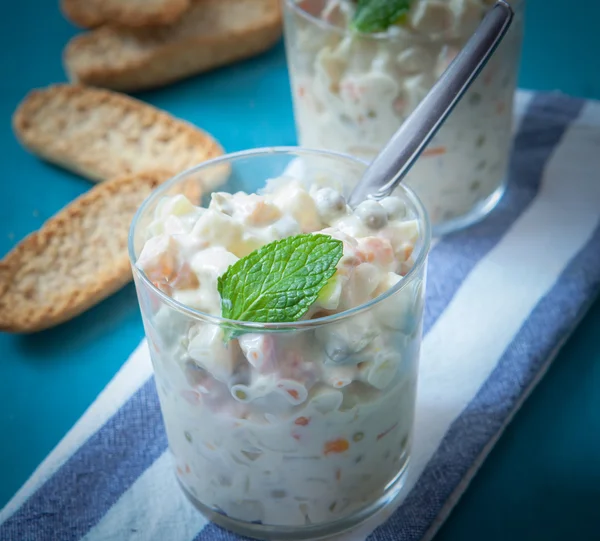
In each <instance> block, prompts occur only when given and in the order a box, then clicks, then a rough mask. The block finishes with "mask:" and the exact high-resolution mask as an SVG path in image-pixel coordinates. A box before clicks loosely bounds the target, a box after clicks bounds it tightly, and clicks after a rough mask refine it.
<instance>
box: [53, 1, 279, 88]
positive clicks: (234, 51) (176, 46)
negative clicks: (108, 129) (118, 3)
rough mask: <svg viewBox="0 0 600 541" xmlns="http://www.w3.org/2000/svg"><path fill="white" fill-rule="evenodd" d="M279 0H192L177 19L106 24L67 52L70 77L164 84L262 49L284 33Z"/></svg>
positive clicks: (117, 84) (108, 84)
mask: <svg viewBox="0 0 600 541" xmlns="http://www.w3.org/2000/svg"><path fill="white" fill-rule="evenodd" d="M279 1H280V0H192V5H191V7H190V9H189V10H188V11H187V12H186V13H185V14H184V16H183V17H182V18H181V20H180V21H178V22H177V23H175V24H173V25H170V26H165V27H157V28H141V29H130V28H122V27H121V28H117V27H111V26H105V27H102V28H99V29H97V30H94V31H92V32H89V33H87V34H81V35H79V36H76V37H75V38H73V39H72V40H71V41H70V42H69V43H68V45H67V47H66V49H65V52H64V64H65V68H66V71H67V74H68V76H69V78H70V80H71V81H73V82H81V83H85V84H88V85H92V86H99V87H105V88H112V89H114V90H121V91H127V92H129V91H136V90H142V89H147V88H153V87H159V86H162V85H166V84H168V83H171V82H173V81H177V80H179V79H183V78H185V77H189V76H191V75H194V74H196V73H200V72H204V71H208V70H210V69H213V68H216V67H218V66H223V65H225V64H229V63H231V62H234V61H236V60H240V59H242V58H247V57H250V56H253V55H255V54H257V53H260V52H262V51H264V50H266V49H268V48H269V47H271V46H272V45H274V44H275V43H276V42H277V40H278V39H279V37H280V36H281V8H280V6H279Z"/></svg>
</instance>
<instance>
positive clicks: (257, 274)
mask: <svg viewBox="0 0 600 541" xmlns="http://www.w3.org/2000/svg"><path fill="white" fill-rule="evenodd" d="M342 255H343V243H342V241H341V240H337V239H334V238H332V237H330V236H328V235H322V234H314V235H313V234H302V235H296V236H293V237H287V238H285V239H282V240H278V241H275V242H271V243H269V244H266V245H265V246H262V247H261V248H259V249H258V250H255V251H254V252H252V253H251V254H248V255H247V256H246V257H243V258H242V259H240V260H239V261H236V262H235V263H234V264H233V265H231V266H230V267H229V268H228V269H227V270H226V271H225V273H224V274H223V275H221V276H220V277H219V278H218V281H217V289H218V291H219V294H220V295H221V312H222V315H223V317H224V318H227V319H235V320H238V321H252V322H259V323H289V322H294V321H297V320H299V319H300V318H301V317H302V316H303V315H304V314H305V313H306V312H307V311H308V309H309V308H310V306H311V305H312V304H313V303H314V302H315V301H316V300H317V297H318V295H319V292H320V291H321V289H323V287H325V285H326V284H327V282H328V280H329V279H330V278H331V277H332V276H333V275H334V274H335V271H336V265H337V264H338V262H339V260H340V259H341V257H342ZM240 334H241V332H240V331H239V330H234V329H230V330H226V331H225V340H226V341H227V340H229V339H231V338H235V337H236V336H239V335H240Z"/></svg>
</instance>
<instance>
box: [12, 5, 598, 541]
mask: <svg viewBox="0 0 600 541" xmlns="http://www.w3.org/2000/svg"><path fill="white" fill-rule="evenodd" d="M57 4H58V2H57V1H50V0H37V1H36V0H28V1H21V2H10V4H9V3H6V5H5V6H3V8H4V9H3V17H2V18H1V19H0V51H2V52H1V53H0V59H1V63H0V68H1V72H0V73H1V74H2V75H1V78H0V119H1V123H0V149H1V150H0V156H1V157H2V172H1V173H0V174H1V184H0V186H1V187H0V253H1V254H4V253H6V252H7V251H8V250H9V249H10V248H11V247H12V246H13V245H14V244H15V243H16V242H17V241H18V240H20V239H21V238H23V237H24V236H25V235H26V234H27V233H29V232H30V231H32V230H34V229H36V228H38V227H39V226H40V225H41V224H42V222H44V220H46V219H47V218H48V217H49V216H51V215H52V214H53V213H54V212H56V211H57V210H58V209H59V208H61V207H62V206H64V205H65V204H66V203H67V202H68V201H70V200H71V199H73V198H74V197H76V196H78V195H79V194H81V193H83V192H84V191H85V190H87V189H89V187H90V184H89V182H87V181H86V180H84V179H81V178H78V177H76V176H74V175H71V174H69V173H66V172H65V171H63V170H60V169H58V168H55V167H52V166H50V165H47V164H45V163H42V162H40V161H38V160H37V159H35V158H34V157H33V156H31V155H29V154H28V153H26V152H25V151H24V150H23V149H22V148H21V147H20V146H19V145H18V144H17V142H16V140H15V138H14V136H13V135H12V131H11V127H10V117H11V114H12V112H13V110H14V108H15V107H16V105H17V103H18V102H19V100H20V99H21V98H22V97H23V96H24V94H25V93H26V92H27V91H28V90H29V89H31V88H33V87H37V86H45V85H47V84H49V83H52V82H60V81H64V80H65V76H64V72H63V70H62V67H61V50H62V47H63V45H64V44H65V43H66V41H67V40H68V39H69V38H70V37H71V36H72V35H73V34H74V33H75V32H76V31H77V30H76V29H75V28H73V27H72V26H71V25H70V24H69V23H68V22H67V21H65V20H64V19H63V18H62V17H61V15H60V13H59V11H58V9H57ZM598 20H600V3H598V2H596V0H578V1H574V2H570V3H566V2H564V0H530V1H529V2H528V4H527V26H526V37H525V44H524V53H523V62H522V67H521V74H520V86H521V87H524V88H532V89H540V90H555V89H558V90H561V91H563V92H566V93H569V94H573V95H578V96H584V97H588V98H598V99H600V69H599V68H600V61H599V60H598V58H599V57H598V51H600V33H598V31H597V28H598V22H597V21H598ZM141 97H142V98H143V99H145V100H147V101H149V102H151V103H153V104H155V105H157V106H159V107H163V108H165V109H167V110H168V111H170V112H172V113H173V114H175V115H177V116H180V117H182V118H185V119H187V120H189V121H192V122H194V123H196V124H198V125H200V126H202V127H204V128H206V129H207V130H208V131H210V132H211V133H213V134H214V135H215V136H216V137H217V138H218V139H219V140H220V141H221V142H222V143H223V145H224V146H225V148H226V149H227V150H228V151H234V150H240V149H245V148H249V147H258V146H264V145H276V144H294V143H295V141H296V138H295V133H294V128H293V120H292V108H291V101H290V95H289V88H288V82H287V69H286V63H285V57H284V53H283V48H282V46H281V45H279V46H277V47H276V48H275V49H274V50H272V51H270V52H269V53H267V54H265V55H262V56H261V57H259V58H256V59H254V60H250V61H247V62H244V63H240V64H238V65H236V66H233V67H230V68H226V69H222V70H218V71H215V72H213V73H211V74H207V75H203V76H199V77H196V78H194V79H191V80H188V81H185V82H182V83H180V84H176V85H173V86H170V87H168V88H165V89H162V90H157V91H153V92H147V93H144V94H143V95H141ZM599 330H600V301H596V303H595V304H594V305H593V307H592V309H591V311H590V312H589V313H588V314H587V316H586V317H585V318H584V319H583V321H582V322H581V324H580V325H579V327H578V328H577V330H576V332H575V333H574V334H573V336H572V337H571V338H570V340H569V341H568V342H567V344H566V346H565V347H564V349H563V350H562V352H561V353H560V354H559V356H558V357H557V359H556V361H555V362H554V365H553V366H552V368H551V369H550V371H549V373H548V374H547V376H546V377H545V379H544V380H543V381H542V383H541V384H540V385H539V387H538V388H537V389H536V390H535V392H534V393H533V395H532V396H531V398H530V399H529V400H528V401H527V402H526V404H525V406H524V407H523V408H522V410H521V412H520V413H519V414H518V415H517V416H516V418H515V420H514V421H513V423H512V424H511V425H510V426H509V428H508V429H507V431H506V432H505V434H504V435H503V437H502V438H501V439H500V441H499V443H498V445H497V446H496V448H495V449H494V450H493V452H492V453H491V455H490V457H489V459H488V460H487V461H486V463H485V464H484V466H483V468H482V469H481V471H480V473H479V474H478V475H477V477H476V478H475V480H474V481H473V483H472V485H471V487H470V488H469V490H468V491H467V493H466V494H465V496H464V497H463V498H462V499H461V501H460V502H459V504H458V506H457V508H456V510H455V511H454V512H453V514H452V515H451V517H450V519H449V520H448V521H447V523H446V524H445V525H444V526H443V528H442V530H441V531H440V533H439V534H438V536H437V537H436V539H437V540H438V541H457V540H483V539H485V540H486V541H495V540H506V539H510V540H511V541H521V540H531V539H536V540H537V539H543V540H547V541H553V540H561V541H562V540H565V541H570V540H574V539H577V540H578V541H584V540H595V541H597V540H598V539H600V512H599V509H600V413H599V412H600V333H599ZM142 336H143V330H142V324H141V320H140V316H139V311H138V308H137V304H136V298H135V292H134V290H133V286H127V287H126V288H125V289H123V290H122V291H121V292H119V293H118V294H116V295H114V296H113V297H111V298H110V299H108V300H106V301H105V302H103V303H101V304H100V305H98V306H97V307H95V308H93V309H92V310H90V311H89V312H87V313H85V314H84V315H82V316H80V317H78V318H76V319H75V320H73V321H71V322H69V323H66V324H64V325H61V326H60V327H57V328H55V329H52V330H49V331H45V332H42V333H38V334H36V335H32V336H14V335H6V334H0V353H1V359H0V442H1V443H0V508H1V507H2V506H4V505H5V504H6V502H7V501H8V500H9V499H10V497H11V496H12V495H13V494H14V492H15V491H16V490H17V489H18V488H19V487H20V485H21V484H22V483H23V482H24V481H25V480H26V479H27V477H28V476H29V475H30V474H31V473H32V472H33V470H34V469H35V467H36V466H37V465H38V463H39V462H40V461H41V460H42V459H43V458H44V457H45V456H46V455H47V453H48V452H49V451H51V449H52V448H53V447H54V446H55V445H56V444H57V443H58V441H59V440H60V438H61V437H62V436H63V435H64V434H65V433H66V432H67V430H68V429H69V428H70V427H71V426H72V425H73V423H74V422H75V421H76V420H77V418H78V417H79V416H80V415H81V414H82V413H83V411H84V410H85V409H86V408H87V406H89V404H90V403H91V402H92V401H93V400H94V398H95V397H96V396H97V394H98V393H99V392H100V391H101V389H102V388H103V387H104V386H105V385H106V383H107V382H108V381H109V380H110V378H111V377H112V376H113V375H114V374H115V373H116V371H117V370H118V369H119V367H120V366H121V364H122V363H123V362H124V361H125V360H126V359H127V357H128V355H129V353H130V352H131V351H132V350H133V349H134V348H135V346H136V345H137V344H138V342H139V341H140V340H141V338H142Z"/></svg>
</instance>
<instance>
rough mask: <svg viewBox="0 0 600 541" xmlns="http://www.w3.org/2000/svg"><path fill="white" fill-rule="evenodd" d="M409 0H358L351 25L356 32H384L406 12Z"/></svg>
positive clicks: (408, 7)
mask: <svg viewBox="0 0 600 541" xmlns="http://www.w3.org/2000/svg"><path fill="white" fill-rule="evenodd" d="M410 2H411V0H358V5H357V6H356V11H355V12H354V17H353V19H352V24H351V27H352V28H353V29H354V30H357V31H358V32H363V33H373V32H384V31H385V30H387V29H388V28H389V27H390V26H391V25H393V24H395V23H397V22H398V21H399V20H400V19H401V17H402V16H404V15H406V13H408V10H409V9H410Z"/></svg>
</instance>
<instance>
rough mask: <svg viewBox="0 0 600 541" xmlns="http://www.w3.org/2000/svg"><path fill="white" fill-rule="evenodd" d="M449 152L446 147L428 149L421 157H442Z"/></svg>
mask: <svg viewBox="0 0 600 541" xmlns="http://www.w3.org/2000/svg"><path fill="white" fill-rule="evenodd" d="M446 152H447V150H446V147H433V148H426V149H425V150H424V151H423V153H422V154H421V156H429V157H431V156H441V155H442V154H446Z"/></svg>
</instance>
